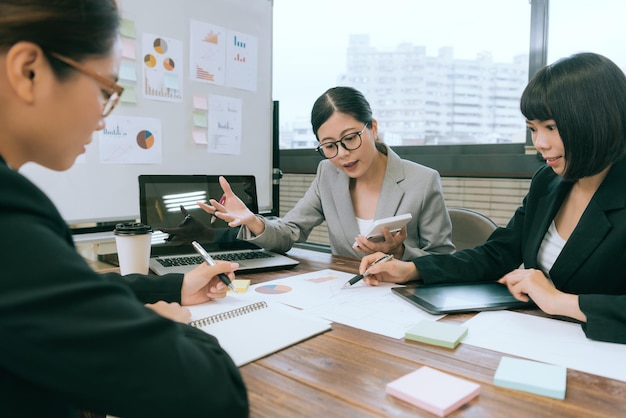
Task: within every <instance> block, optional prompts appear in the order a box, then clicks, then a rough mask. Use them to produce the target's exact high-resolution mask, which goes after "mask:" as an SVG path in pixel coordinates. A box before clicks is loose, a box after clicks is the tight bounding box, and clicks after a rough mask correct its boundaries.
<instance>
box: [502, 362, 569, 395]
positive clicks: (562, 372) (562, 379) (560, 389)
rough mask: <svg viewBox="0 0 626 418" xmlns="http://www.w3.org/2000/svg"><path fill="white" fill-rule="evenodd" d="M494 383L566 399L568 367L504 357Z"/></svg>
mask: <svg viewBox="0 0 626 418" xmlns="http://www.w3.org/2000/svg"><path fill="white" fill-rule="evenodd" d="M493 384H494V385H496V386H501V387H505V388H509V389H516V390H521V391H524V392H530V393H535V394H537V395H542V396H548V397H550V398H556V399H565V388H566V384H567V368H565V367H563V366H556V365H553V364H546V363H539V362H536V361H531V360H523V359H515V358H510V357H502V359H501V360H500V364H499V365H498V369H497V370H496V374H495V375H494V377H493Z"/></svg>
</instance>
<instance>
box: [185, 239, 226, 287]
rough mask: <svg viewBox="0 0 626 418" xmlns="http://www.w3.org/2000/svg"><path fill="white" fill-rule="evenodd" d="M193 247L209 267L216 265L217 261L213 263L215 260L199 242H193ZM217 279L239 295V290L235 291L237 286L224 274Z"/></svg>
mask: <svg viewBox="0 0 626 418" xmlns="http://www.w3.org/2000/svg"><path fill="white" fill-rule="evenodd" d="M191 245H193V248H194V249H195V250H196V252H197V253H198V254H200V256H201V257H202V258H203V259H204V261H206V262H207V264H208V265H209V266H214V265H216V263H215V261H213V258H212V257H211V256H210V255H209V253H207V252H206V251H205V250H204V248H202V245H200V244H198V242H197V241H192V242H191ZM217 277H219V279H220V280H221V281H222V283H224V284H225V285H226V286H228V288H229V289H230V290H232V291H233V292H235V293H237V290H236V289H235V286H234V285H233V283H232V282H231V281H230V279H229V278H228V276H227V275H225V274H224V273H220V274H218V275H217Z"/></svg>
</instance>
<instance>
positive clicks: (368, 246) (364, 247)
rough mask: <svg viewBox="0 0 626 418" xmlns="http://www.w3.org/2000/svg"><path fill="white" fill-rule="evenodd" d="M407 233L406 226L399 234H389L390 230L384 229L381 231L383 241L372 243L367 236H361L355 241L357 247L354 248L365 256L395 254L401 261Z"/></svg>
mask: <svg viewBox="0 0 626 418" xmlns="http://www.w3.org/2000/svg"><path fill="white" fill-rule="evenodd" d="M406 231H407V230H406V226H405V227H403V228H402V229H401V230H399V231H398V232H396V233H394V234H392V233H391V232H389V228H386V227H383V228H382V229H381V232H382V233H383V240H382V241H380V242H374V241H370V240H368V239H367V238H366V237H365V236H363V235H361V234H359V235H358V236H357V237H356V238H355V240H354V241H355V244H356V245H355V246H353V248H354V249H355V250H357V251H360V252H363V253H365V254H373V253H375V252H383V253H385V254H393V256H394V257H395V258H397V259H398V260H401V259H402V255H403V254H404V240H405V239H406V236H407V232H406Z"/></svg>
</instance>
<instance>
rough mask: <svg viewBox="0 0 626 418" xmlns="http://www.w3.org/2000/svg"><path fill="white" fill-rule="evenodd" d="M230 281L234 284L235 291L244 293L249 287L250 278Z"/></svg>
mask: <svg viewBox="0 0 626 418" xmlns="http://www.w3.org/2000/svg"><path fill="white" fill-rule="evenodd" d="M232 283H233V286H235V290H236V291H237V293H246V292H247V291H248V287H250V280H244V279H235V280H233V281H232Z"/></svg>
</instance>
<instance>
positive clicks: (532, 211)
mask: <svg viewBox="0 0 626 418" xmlns="http://www.w3.org/2000/svg"><path fill="white" fill-rule="evenodd" d="M571 187H572V185H571V184H569V183H565V182H563V181H561V178H560V177H559V176H558V175H556V174H555V173H554V171H553V170H552V169H551V168H550V167H548V166H545V167H542V168H540V169H539V170H537V172H536V173H535V175H534V176H533V179H532V182H531V184H530V190H529V192H528V194H527V195H526V197H525V198H524V201H523V203H522V206H520V207H519V208H518V209H517V210H516V212H515V214H514V216H513V218H512V219H511V220H510V221H509V223H508V225H507V226H506V228H498V229H497V230H496V231H494V232H493V234H492V235H491V236H490V237H489V239H488V241H487V242H486V243H485V244H483V245H481V246H478V247H476V248H473V249H468V250H464V251H459V252H457V253H455V254H450V255H433V256H425V257H420V258H418V259H415V260H414V261H413V262H414V263H415V265H416V266H417V268H418V270H419V271H420V273H421V275H422V277H423V278H424V282H425V283H442V282H472V281H486V280H497V279H499V278H500V277H502V276H503V275H504V274H506V273H508V272H510V271H511V270H513V269H516V268H518V267H519V266H520V265H523V266H524V267H526V268H538V265H537V253H538V251H539V246H540V245H541V241H542V240H543V238H544V235H545V234H546V232H547V230H548V227H549V226H550V223H551V222H552V220H553V219H554V217H555V216H556V213H557V211H558V210H559V208H560V207H561V204H562V203H563V200H564V199H565V197H566V195H567V193H568V192H569V190H570V189H571ZM550 278H551V279H552V281H553V282H554V284H555V286H556V287H557V288H558V289H559V290H561V291H563V292H566V293H572V294H577V295H579V306H580V309H581V310H582V311H583V312H584V313H585V315H586V316H587V323H586V324H583V329H584V331H585V334H586V335H587V337H589V338H592V339H597V340H602V341H611V342H619V343H626V158H622V159H621V160H620V161H618V162H617V163H615V164H614V165H613V167H612V168H611V170H610V171H609V173H608V175H607V177H606V178H605V179H604V181H603V182H602V184H601V185H600V187H599V188H598V190H597V191H596V193H595V195H594V196H593V198H592V199H591V201H590V203H589V205H588V207H587V209H586V210H585V212H584V213H583V215H582V217H581V219H580V221H579V223H578V225H577V226H576V228H575V229H574V231H573V233H572V235H571V236H570V238H569V239H568V241H567V243H566V244H565V247H564V248H563V251H562V252H561V254H560V255H559V257H558V258H557V259H556V261H555V263H554V265H553V266H552V269H551V270H550Z"/></svg>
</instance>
